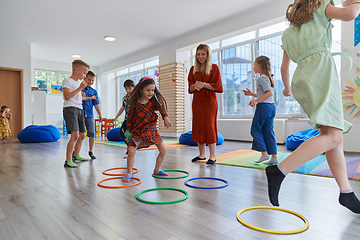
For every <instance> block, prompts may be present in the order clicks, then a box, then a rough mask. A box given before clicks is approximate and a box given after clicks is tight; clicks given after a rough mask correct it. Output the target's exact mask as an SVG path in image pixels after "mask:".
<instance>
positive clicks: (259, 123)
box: [250, 103, 277, 155]
mask: <svg viewBox="0 0 360 240" xmlns="http://www.w3.org/2000/svg"><path fill="white" fill-rule="evenodd" d="M275 115H276V108H275V104H274V103H258V104H257V105H256V110H255V114H254V117H253V121H252V124H251V131H250V133H251V136H252V137H253V143H252V147H251V149H252V150H255V151H258V152H267V153H268V154H270V155H271V154H277V146H276V139H275V133H274V118H275Z"/></svg>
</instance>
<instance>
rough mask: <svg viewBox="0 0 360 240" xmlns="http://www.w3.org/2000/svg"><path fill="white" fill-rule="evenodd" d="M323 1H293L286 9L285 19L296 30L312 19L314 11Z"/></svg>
mask: <svg viewBox="0 0 360 240" xmlns="http://www.w3.org/2000/svg"><path fill="white" fill-rule="evenodd" d="M323 2H324V0H295V1H294V3H292V4H290V5H289V6H288V8H287V9H286V18H287V20H289V22H290V24H292V25H294V26H295V27H297V28H299V29H300V28H301V25H302V24H304V23H307V22H309V21H310V20H311V19H313V16H314V11H315V10H316V9H317V8H318V7H319V6H320V5H321V4H322V3H323Z"/></svg>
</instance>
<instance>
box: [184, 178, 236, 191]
mask: <svg viewBox="0 0 360 240" xmlns="http://www.w3.org/2000/svg"><path fill="white" fill-rule="evenodd" d="M196 179H211V180H218V181H222V182H224V183H225V185H222V186H218V187H198V186H194V185H191V184H189V183H188V182H190V181H192V180H196ZM185 185H186V186H188V187H192V188H200V189H218V188H224V187H227V186H228V185H229V182H228V181H226V180H224V179H221V178H214V177H197V178H190V179H189V180H186V181H185Z"/></svg>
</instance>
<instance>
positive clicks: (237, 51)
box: [221, 43, 253, 115]
mask: <svg viewBox="0 0 360 240" xmlns="http://www.w3.org/2000/svg"><path fill="white" fill-rule="evenodd" d="M221 57H222V58H221V66H222V67H221V69H222V73H221V77H222V83H223V90H224V92H223V95H222V100H223V104H222V106H223V111H222V112H223V114H225V115H234V114H251V113H252V110H251V107H250V106H249V104H248V103H249V101H250V98H249V97H248V96H245V95H244V93H243V92H242V90H243V89H246V88H249V89H252V88H253V87H252V75H251V69H252V64H251V61H252V59H251V44H250V43H247V44H243V45H240V46H237V47H232V48H227V49H224V50H222V51H221Z"/></svg>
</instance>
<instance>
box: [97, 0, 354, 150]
mask: <svg viewBox="0 0 360 240" xmlns="http://www.w3.org/2000/svg"><path fill="white" fill-rule="evenodd" d="M292 2H293V1H292V0H280V1H276V2H275V3H273V2H271V3H269V4H267V5H266V4H264V5H263V6H262V7H261V8H259V7H257V8H254V9H250V10H247V11H246V12H244V13H242V14H238V15H236V16H230V17H229V18H228V19H225V20H224V21H222V22H219V23H217V24H214V25H211V26H205V27H202V28H201V29H198V30H196V31H193V32H189V33H188V34H185V35H183V36H179V37H177V38H176V39H173V40H172V41H169V42H165V43H161V44H159V45H156V46H153V47H151V48H148V49H141V50H139V51H138V52H136V53H133V54H131V55H129V56H126V57H124V58H121V59H117V60H115V61H113V62H111V63H107V64H104V65H102V66H100V68H99V71H100V73H105V72H110V71H112V70H114V69H116V68H119V67H122V66H126V65H129V64H132V63H134V62H138V61H141V60H143V59H146V58H150V57H153V56H156V55H158V56H159V60H160V65H161V64H166V63H169V62H174V61H181V62H184V61H188V60H187V59H188V55H186V54H185V53H184V52H182V53H181V54H179V52H181V51H179V49H182V48H185V49H186V48H188V47H189V46H192V47H196V46H197V45H198V44H199V43H201V42H205V43H211V42H212V41H215V40H216V39H217V38H219V36H227V35H233V34H234V32H239V33H240V32H246V31H247V30H248V29H249V28H253V27H254V26H256V25H259V24H263V23H264V22H268V23H269V24H270V23H271V22H274V21H278V20H279V19H285V16H284V15H285V10H286V8H287V6H288V5H289V4H290V3H292ZM340 2H341V1H339V0H337V1H335V3H336V4H339V3H340ZM353 25H354V23H353V22H350V23H343V24H342V41H343V45H345V46H349V47H351V46H353V38H354V37H353V36H354V32H353ZM359 48H360V47H356V48H353V47H351V51H352V53H353V57H354V58H358V57H357V56H356V54H355V53H356V50H357V52H360V49H359ZM177 51H178V52H177ZM187 63H190V61H189V62H187ZM342 64H343V68H347V67H348V62H347V60H344V61H342ZM358 66H360V62H359V64H358ZM354 69H356V67H355V68H354ZM354 69H353V71H352V75H350V76H349V77H348V79H351V80H353V79H354V78H355V75H356V73H355V71H354ZM342 85H343V86H342V88H345V85H347V83H346V81H345V78H344V77H342ZM109 97H110V96H109ZM108 101H111V100H110V99H109V100H108ZM112 101H114V100H112ZM186 101H187V112H186V113H187V116H186V119H187V121H186V126H187V130H191V97H190V96H187V98H186ZM345 118H346V119H347V118H348V114H345ZM219 121H220V122H219V124H218V130H219V132H220V133H222V132H223V133H225V136H224V137H225V138H227V139H233V138H236V137H234V136H233V135H228V134H227V133H226V132H229V129H228V124H230V125H232V126H233V127H234V128H238V129H243V127H244V126H245V127H246V126H248V122H246V123H244V124H245V125H242V123H241V120H240V121H239V120H226V121H227V122H226V123H227V124H223V122H224V121H223V120H219ZM221 121H223V122H221ZM229 121H230V122H229ZM285 122H286V123H285V134H286V135H289V134H292V133H294V132H297V131H301V130H305V129H308V128H310V125H309V124H308V123H307V121H306V120H299V121H297V120H290V121H285ZM351 122H352V123H353V124H354V126H353V128H352V130H351V131H350V133H348V134H345V135H344V150H345V151H357V152H359V151H360V146H359V145H360V141H358V138H357V135H358V134H359V131H360V124H356V123H355V122H356V121H355V120H352V121H351ZM249 131H250V130H249ZM249 131H248V132H249ZM226 135H227V136H226ZM247 138H248V136H246V134H245V135H244V137H241V134H239V137H238V138H237V139H238V140H241V139H244V140H245V139H247Z"/></svg>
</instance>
